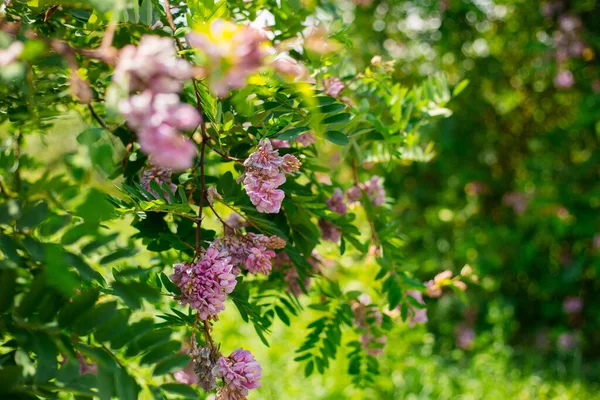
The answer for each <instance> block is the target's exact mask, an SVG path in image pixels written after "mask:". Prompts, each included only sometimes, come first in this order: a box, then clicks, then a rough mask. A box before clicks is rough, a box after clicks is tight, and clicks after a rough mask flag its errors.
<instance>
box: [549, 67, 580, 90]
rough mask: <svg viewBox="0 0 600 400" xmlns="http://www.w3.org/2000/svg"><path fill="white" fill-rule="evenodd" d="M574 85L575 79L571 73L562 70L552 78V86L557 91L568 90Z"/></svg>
mask: <svg viewBox="0 0 600 400" xmlns="http://www.w3.org/2000/svg"><path fill="white" fill-rule="evenodd" d="M574 84H575V78H574V77H573V74H572V73H571V71H567V70H562V71H558V74H556V76H555V77H554V86H555V87H556V88H557V89H569V88H571V87H572V86H573V85H574Z"/></svg>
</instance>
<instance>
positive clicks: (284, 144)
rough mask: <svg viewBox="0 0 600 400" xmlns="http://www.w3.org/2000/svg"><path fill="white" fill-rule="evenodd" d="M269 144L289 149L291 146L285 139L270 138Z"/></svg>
mask: <svg viewBox="0 0 600 400" xmlns="http://www.w3.org/2000/svg"><path fill="white" fill-rule="evenodd" d="M271 144H272V145H273V148H274V149H289V148H290V147H291V146H290V142H289V141H287V140H280V139H271Z"/></svg>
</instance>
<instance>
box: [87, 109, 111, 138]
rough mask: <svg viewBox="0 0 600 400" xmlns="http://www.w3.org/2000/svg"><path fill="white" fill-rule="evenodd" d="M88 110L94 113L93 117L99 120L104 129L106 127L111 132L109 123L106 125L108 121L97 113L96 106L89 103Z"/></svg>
mask: <svg viewBox="0 0 600 400" xmlns="http://www.w3.org/2000/svg"><path fill="white" fill-rule="evenodd" d="M87 106H88V110H90V114H92V117H93V118H94V119H95V120H96V121H98V123H99V124H100V126H101V127H103V128H104V129H106V130H107V131H109V132H110V128H109V127H108V125H106V122H104V120H103V119H102V117H100V116H99V115H98V114H97V113H96V110H94V107H92V104H91V103H90V104H88V105H87Z"/></svg>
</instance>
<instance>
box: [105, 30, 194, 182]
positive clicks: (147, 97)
mask: <svg viewBox="0 0 600 400" xmlns="http://www.w3.org/2000/svg"><path fill="white" fill-rule="evenodd" d="M192 77H193V69H192V67H191V65H190V64H189V63H188V62H187V61H185V60H183V59H181V58H179V57H177V52H176V51H175V48H174V45H173V41H172V40H171V39H168V38H161V37H158V36H152V35H147V36H143V37H142V39H141V40H140V44H139V46H138V47H135V46H131V45H130V46H126V47H124V48H123V49H122V50H121V52H120V56H119V61H118V64H117V66H116V68H115V73H114V75H113V82H115V84H117V85H120V86H121V87H122V88H124V89H125V90H126V91H127V92H128V93H132V92H136V91H141V92H142V93H140V94H134V95H131V96H130V97H128V98H126V99H123V100H121V102H120V103H119V112H120V113H121V114H122V115H123V116H124V117H125V119H126V120H127V125H128V126H129V127H130V128H131V129H133V130H135V131H136V132H137V135H138V141H139V143H140V148H141V150H142V151H143V152H144V153H146V154H148V155H149V156H150V158H151V161H152V163H153V164H155V165H157V166H160V167H165V168H171V169H173V170H177V171H183V170H186V169H188V168H190V167H191V166H192V165H193V164H194V161H195V158H196V153H197V152H196V145H195V144H194V143H193V142H192V141H191V140H189V139H187V138H186V137H184V136H183V135H181V132H180V131H181V130H191V129H195V128H196V127H197V126H198V125H199V124H200V122H201V116H200V114H199V113H198V111H197V110H196V108H195V107H193V106H191V105H189V104H185V103H182V102H181V100H180V99H179V95H178V94H177V93H179V92H180V91H181V90H182V89H183V84H182V83H183V81H184V80H187V79H191V78H192Z"/></svg>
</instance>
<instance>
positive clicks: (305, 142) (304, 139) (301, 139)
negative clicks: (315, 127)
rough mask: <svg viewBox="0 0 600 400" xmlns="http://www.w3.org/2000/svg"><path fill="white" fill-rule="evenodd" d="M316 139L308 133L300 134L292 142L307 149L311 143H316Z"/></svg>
mask: <svg viewBox="0 0 600 400" xmlns="http://www.w3.org/2000/svg"><path fill="white" fill-rule="evenodd" d="M316 141H317V138H316V137H315V135H313V134H312V133H310V132H306V133H303V134H301V135H300V136H298V137H296V138H295V139H294V142H297V143H300V144H301V145H302V146H304V147H307V146H310V145H311V144H313V143H316Z"/></svg>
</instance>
